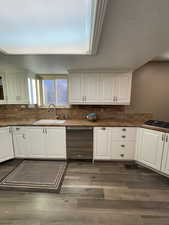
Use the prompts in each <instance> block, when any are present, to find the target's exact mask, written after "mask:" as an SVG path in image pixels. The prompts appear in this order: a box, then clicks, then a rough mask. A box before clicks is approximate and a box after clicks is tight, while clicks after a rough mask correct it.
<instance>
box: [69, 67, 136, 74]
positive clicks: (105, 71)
mask: <svg viewBox="0 0 169 225" xmlns="http://www.w3.org/2000/svg"><path fill="white" fill-rule="evenodd" d="M68 72H69V73H71V74H72V73H132V72H133V71H132V70H131V69H120V68H119V69H113V68H94V69H70V70H68Z"/></svg>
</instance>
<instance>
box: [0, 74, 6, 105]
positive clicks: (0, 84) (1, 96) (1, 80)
mask: <svg viewBox="0 0 169 225" xmlns="http://www.w3.org/2000/svg"><path fill="white" fill-rule="evenodd" d="M6 98H7V96H6V79H5V75H4V74H0V104H5V103H6V100H7V99H6Z"/></svg>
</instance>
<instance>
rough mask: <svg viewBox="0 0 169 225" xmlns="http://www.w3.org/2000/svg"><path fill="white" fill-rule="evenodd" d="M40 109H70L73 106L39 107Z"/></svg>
mask: <svg viewBox="0 0 169 225" xmlns="http://www.w3.org/2000/svg"><path fill="white" fill-rule="evenodd" d="M38 108H41V109H49V108H51V109H52V108H53V109H70V108H71V105H65V106H55V107H54V106H51V107H50V105H38Z"/></svg>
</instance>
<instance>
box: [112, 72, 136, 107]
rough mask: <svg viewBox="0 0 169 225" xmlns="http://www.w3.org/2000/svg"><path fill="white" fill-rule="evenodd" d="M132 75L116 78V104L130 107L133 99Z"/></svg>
mask: <svg viewBox="0 0 169 225" xmlns="http://www.w3.org/2000/svg"><path fill="white" fill-rule="evenodd" d="M131 80H132V74H131V73H124V74H118V75H117V76H116V84H115V87H116V91H115V92H116V94H115V96H116V104H118V105H129V104H130V97H131Z"/></svg>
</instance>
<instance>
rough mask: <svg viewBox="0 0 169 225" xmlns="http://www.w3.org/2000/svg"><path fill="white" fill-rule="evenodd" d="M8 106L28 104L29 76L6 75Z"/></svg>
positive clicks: (20, 74) (18, 74) (19, 74)
mask: <svg viewBox="0 0 169 225" xmlns="http://www.w3.org/2000/svg"><path fill="white" fill-rule="evenodd" d="M6 84H7V102H8V104H28V103H29V97H28V83H27V76H26V75H25V74H23V73H12V74H10V73H8V74H6Z"/></svg>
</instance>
